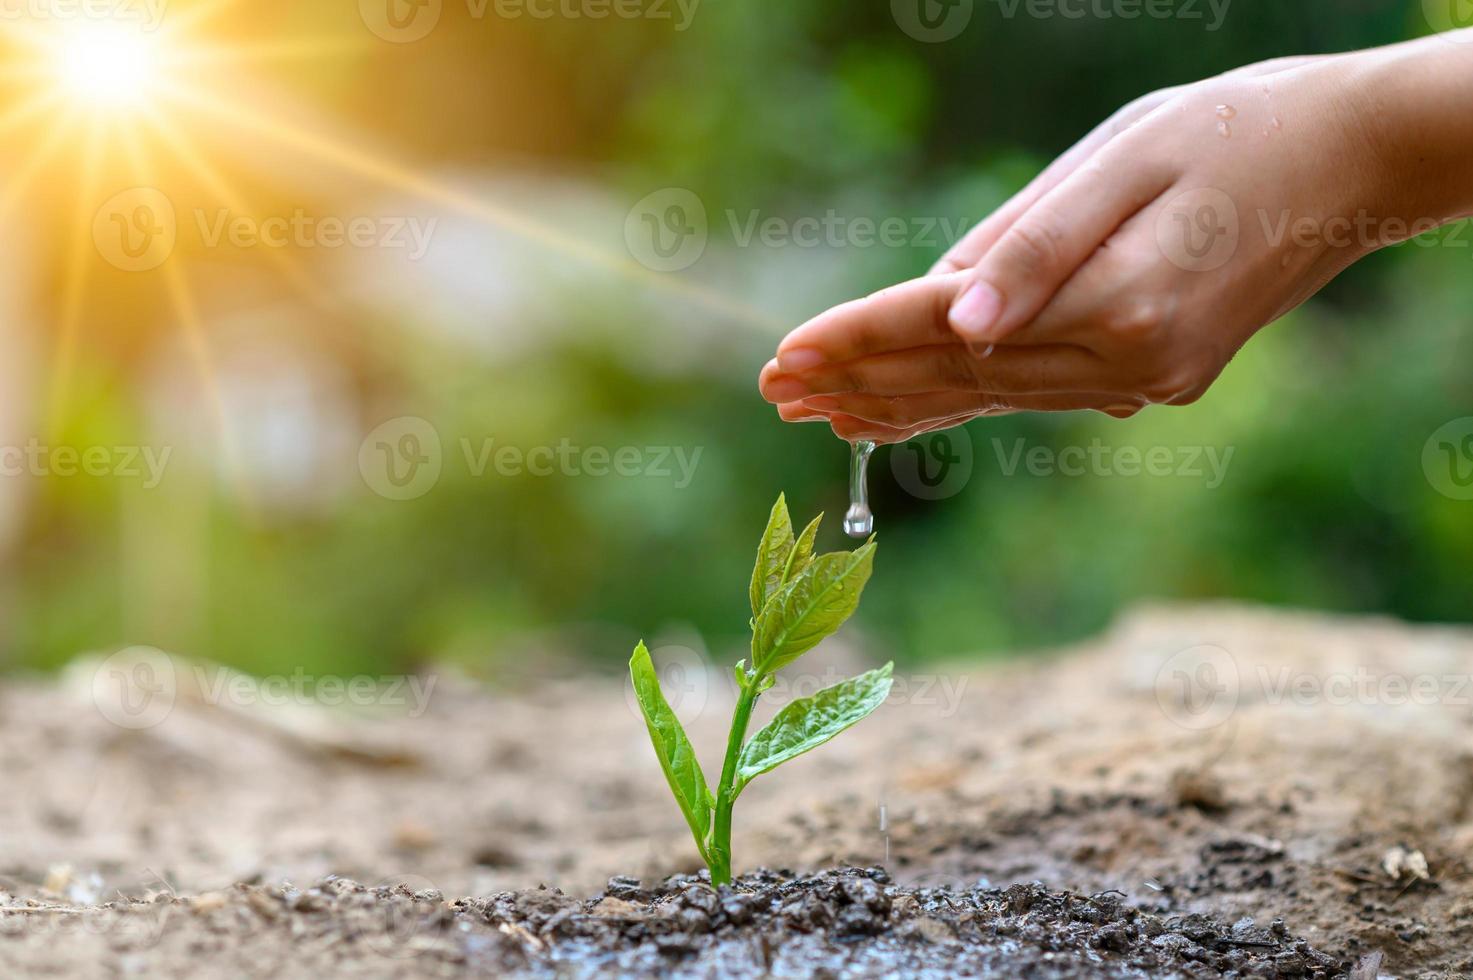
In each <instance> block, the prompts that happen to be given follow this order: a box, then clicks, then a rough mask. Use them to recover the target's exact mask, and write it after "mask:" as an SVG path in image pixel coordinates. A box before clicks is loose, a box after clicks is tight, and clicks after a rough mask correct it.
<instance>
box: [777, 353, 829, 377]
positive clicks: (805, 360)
mask: <svg viewBox="0 0 1473 980" xmlns="http://www.w3.org/2000/svg"><path fill="white" fill-rule="evenodd" d="M826 360H828V358H826V357H824V356H823V355H822V354H820V353H819V352H818V351H816V350H814V349H813V348H811V347H794V348H793V349H792V350H780V351H778V352H777V367H778V370H779V371H781V372H782V373H783V374H802V373H803V372H804V371H811V370H813V369H814V368H816V367H818V366H819V365H820V364H822V363H824V361H826Z"/></svg>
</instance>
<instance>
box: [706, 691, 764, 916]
mask: <svg viewBox="0 0 1473 980" xmlns="http://www.w3.org/2000/svg"><path fill="white" fill-rule="evenodd" d="M758 680H759V678H757V677H755V676H753V677H750V678H749V679H748V680H747V683H746V684H745V685H744V686H743V687H742V693H741V694H740V696H738V697H737V704H736V713H735V714H734V715H732V719H731V734H730V735H728V736H727V737H726V762H725V764H724V765H722V767H721V784H720V786H718V787H717V790H716V822H715V825H714V826H713V827H712V830H711V848H710V850H711V855H710V858H709V859H708V860H707V862H706V863H707V864H709V865H710V867H711V885H712V887H716V886H720V885H725V884H728V883H730V882H731V808H732V804H734V803H735V802H736V775H737V760H738V758H739V757H740V756H741V754H742V742H743V741H744V740H745V739H746V737H747V725H748V724H749V723H750V722H751V720H752V708H753V707H755V706H756V704H757V698H758V696H759V695H758V693H757V681H758Z"/></svg>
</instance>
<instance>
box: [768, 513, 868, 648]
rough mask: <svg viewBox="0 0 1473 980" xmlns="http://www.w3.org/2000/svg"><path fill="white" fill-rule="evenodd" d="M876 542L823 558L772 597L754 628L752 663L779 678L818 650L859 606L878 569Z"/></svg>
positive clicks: (820, 557)
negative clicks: (803, 657) (817, 647)
mask: <svg viewBox="0 0 1473 980" xmlns="http://www.w3.org/2000/svg"><path fill="white" fill-rule="evenodd" d="M874 557H875V543H874V541H873V540H871V541H870V542H869V543H867V544H865V545H864V546H863V547H861V548H859V549H858V550H856V551H838V552H833V553H831V554H827V555H820V556H819V557H818V558H815V559H814V560H813V563H812V564H811V565H809V566H808V568H806V569H805V570H804V571H803V573H802V574H801V575H799V576H798V577H797V578H795V579H794V580H793V581H792V583H791V584H789V585H788V586H787V587H786V588H785V589H783V590H782V591H781V592H779V593H778V594H776V595H774V596H772V597H771V598H769V599H768V601H767V604H766V605H765V606H763V607H762V612H761V613H760V614H759V615H758V617H757V620H756V622H755V623H754V624H753V626H752V665H753V668H754V669H755V670H756V671H757V673H758V674H759V675H760V674H773V673H776V672H777V671H779V670H781V669H782V668H783V667H786V666H787V665H788V664H790V663H792V662H793V661H794V660H797V659H798V658H799V657H801V656H802V655H803V654H805V653H807V652H808V651H809V650H812V649H813V648H814V647H816V646H818V644H819V641H821V640H822V639H823V638H824V637H826V636H828V635H829V634H830V633H833V632H834V631H835V630H837V629H838V628H839V627H840V626H842V625H844V620H846V619H848V618H849V617H850V615H852V614H853V612H854V610H855V609H856V608H857V607H858V606H859V595H860V593H861V592H863V591H864V585H865V583H866V582H868V581H869V576H870V572H871V571H872V570H873V568H874Z"/></svg>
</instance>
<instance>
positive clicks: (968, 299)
mask: <svg viewBox="0 0 1473 980" xmlns="http://www.w3.org/2000/svg"><path fill="white" fill-rule="evenodd" d="M1001 315H1002V293H999V292H998V291H997V289H996V288H995V287H993V286H992V284H990V283H985V282H974V283H972V285H971V286H969V287H967V291H966V292H964V293H962V295H961V297H960V298H959V299H958V300H957V301H956V302H955V303H953V304H952V306H951V317H950V318H951V327H952V329H953V330H955V331H956V332H957V333H959V334H961V335H962V336H963V337H966V338H967V339H969V340H973V341H978V340H982V341H987V340H996V339H997V338H996V337H990V336H988V334H989V332H990V331H991V329H992V327H993V326H994V325H995V324H996V323H997V320H998V317H999V316H1001Z"/></svg>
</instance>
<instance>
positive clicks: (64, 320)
mask: <svg viewBox="0 0 1473 980" xmlns="http://www.w3.org/2000/svg"><path fill="white" fill-rule="evenodd" d="M105 135H106V132H105V130H104V128H103V127H102V126H101V125H100V124H98V123H97V122H96V121H94V122H93V124H92V126H91V127H89V128H88V131H87V146H86V149H85V150H84V151H83V154H84V155H83V158H82V185H81V187H80V188H79V189H78V191H79V192H78V194H77V201H76V208H75V210H74V212H73V222H72V238H71V243H70V246H69V248H68V250H67V265H66V282H65V284H64V285H63V287H62V296H61V316H60V321H59V323H58V330H57V341H56V361H55V364H54V365H53V368H52V371H53V373H52V380H51V411H50V415H49V419H50V426H51V431H52V435H53V438H55V436H56V435H58V434H59V433H60V432H61V431H62V430H63V429H64V428H65V427H66V413H67V410H68V408H69V406H70V400H71V385H72V372H73V370H74V368H75V362H76V356H77V331H78V328H79V326H80V321H81V318H82V308H83V300H84V298H85V297H84V294H85V292H86V288H87V278H88V276H89V275H90V273H91V271H92V249H91V248H90V247H89V246H90V244H91V239H92V217H93V212H92V209H93V208H96V207H97V188H98V184H99V180H100V171H101V166H102V143H103V138H104V136H105Z"/></svg>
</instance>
